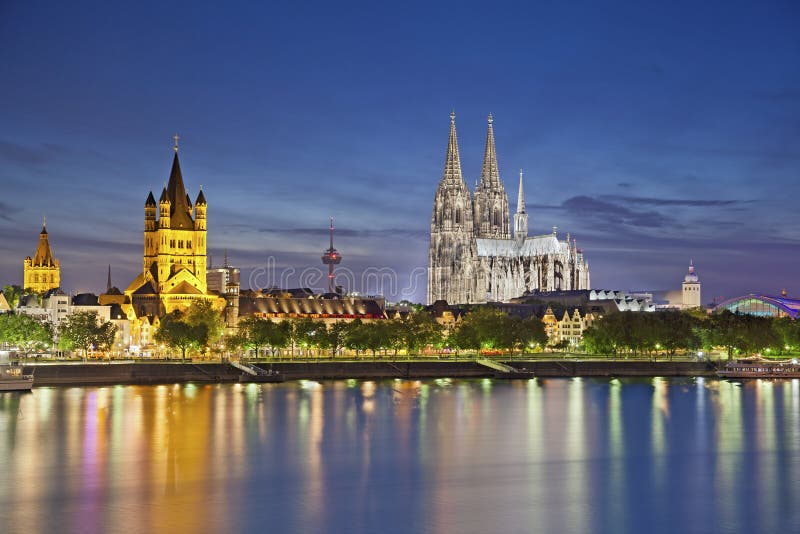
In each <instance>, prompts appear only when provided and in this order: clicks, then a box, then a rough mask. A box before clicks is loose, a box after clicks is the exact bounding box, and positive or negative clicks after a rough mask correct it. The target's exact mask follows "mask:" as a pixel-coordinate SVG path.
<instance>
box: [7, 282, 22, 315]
mask: <svg viewBox="0 0 800 534" xmlns="http://www.w3.org/2000/svg"><path fill="white" fill-rule="evenodd" d="M3 296H4V297H5V298H6V302H8V306H9V307H10V308H11V309H12V310H13V309H15V308H16V307H17V306H18V305H19V299H20V297H21V296H22V287H20V286H14V285H5V286H3Z"/></svg>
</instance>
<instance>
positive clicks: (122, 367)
mask: <svg viewBox="0 0 800 534" xmlns="http://www.w3.org/2000/svg"><path fill="white" fill-rule="evenodd" d="M508 364H509V365H511V366H513V367H515V368H516V369H518V370H520V371H527V372H532V373H533V376H537V377H573V376H584V377H626V376H642V377H647V376H665V377H666V376H715V375H714V368H713V366H710V365H708V364H705V363H693V362H630V361H622V362H614V361H555V360H553V361H520V360H515V361H513V362H508ZM260 366H261V367H262V368H271V369H272V370H274V371H277V372H279V373H281V374H282V375H283V376H284V377H285V378H286V380H302V379H306V380H330V379H343V378H357V379H385V378H406V379H425V378H503V373H499V372H496V371H494V370H492V369H489V368H487V367H484V366H482V365H479V364H478V363H476V362H471V361H463V362H446V361H442V362H437V361H413V362H388V361H375V362H319V363H310V362H308V363H305V362H297V363H288V362H283V363H275V364H272V365H267V364H261V365H260ZM25 372H26V373H31V372H33V373H34V377H35V380H34V384H35V385H36V386H57V385H92V384H95V385H100V384H104V385H110V384H169V383H175V382H205V383H217V382H238V381H239V377H240V376H241V374H242V373H241V371H239V370H238V369H235V368H234V367H233V366H231V365H228V364H219V363H202V364H192V363H121V364H103V363H91V364H46V365H36V366H26V367H25Z"/></svg>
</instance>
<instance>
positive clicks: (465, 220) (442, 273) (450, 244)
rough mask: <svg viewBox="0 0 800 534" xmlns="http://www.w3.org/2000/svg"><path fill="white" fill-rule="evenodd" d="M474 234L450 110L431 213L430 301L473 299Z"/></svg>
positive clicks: (452, 114)
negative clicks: (441, 164)
mask: <svg viewBox="0 0 800 534" xmlns="http://www.w3.org/2000/svg"><path fill="white" fill-rule="evenodd" d="M473 237H474V236H473V219H472V199H471V195H470V192H469V188H468V187H467V184H466V182H465V181H464V177H463V176H462V174H461V159H460V157H459V154H458V136H457V135H456V114H455V113H450V137H449V139H448V142H447V155H446V156H445V161H444V171H443V173H442V179H441V181H440V182H439V187H438V188H437V189H436V196H435V197H434V201H433V214H432V215H431V241H430V249H429V251H428V293H427V298H428V302H429V303H433V302H435V301H437V300H442V299H443V300H446V301H447V302H450V303H455V302H470V301H471V300H472V298H473V294H474V290H475V288H474V273H473V264H474V258H475V257H476V251H475V241H474V239H473Z"/></svg>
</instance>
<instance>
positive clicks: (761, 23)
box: [0, 1, 800, 301]
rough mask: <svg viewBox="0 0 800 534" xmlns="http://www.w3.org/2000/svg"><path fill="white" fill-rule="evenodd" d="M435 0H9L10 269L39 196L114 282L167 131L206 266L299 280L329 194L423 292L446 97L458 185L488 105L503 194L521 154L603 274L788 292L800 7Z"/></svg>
mask: <svg viewBox="0 0 800 534" xmlns="http://www.w3.org/2000/svg"><path fill="white" fill-rule="evenodd" d="M289 4H291V5H289ZM429 4H430V3H420V4H414V3H409V4H405V3H403V4H400V3H394V4H390V3H382V2H369V3H361V4H357V3H335V4H334V3H321V4H310V3H304V4H300V3H280V4H277V3H263V5H258V6H254V5H250V4H249V3H243V4H237V3H235V2H225V3H214V4H211V3H209V4H207V5H201V3H199V2H185V3H182V2H160V3H147V2H143V3H129V4H127V5H124V6H115V5H113V3H110V2H98V3H94V4H92V3H80V5H76V6H72V5H68V4H67V3H56V2H35V1H28V2H3V3H0V68H1V69H2V70H0V72H1V73H2V78H1V79H2V80H3V83H2V84H0V103H1V104H0V105H2V108H1V109H2V113H0V117H2V119H0V184H2V196H0V282H2V283H19V282H21V277H22V259H23V258H24V257H25V256H26V255H30V254H33V251H34V250H35V247H36V242H37V239H38V237H37V234H38V231H39V229H40V225H41V218H42V214H43V213H46V214H47V218H48V229H49V232H50V237H51V242H52V244H53V248H54V252H55V254H56V256H57V257H59V258H60V259H61V264H62V279H63V286H64V288H65V289H66V290H68V291H85V290H89V291H100V290H102V289H104V287H105V272H106V268H107V265H108V264H109V263H111V264H112V266H113V267H112V268H113V271H114V283H115V284H116V285H118V286H120V287H122V288H124V287H125V286H126V285H127V284H128V282H129V281H130V280H131V279H132V278H133V276H134V275H135V273H136V272H138V269H139V268H140V264H141V251H142V234H141V230H142V218H143V204H144V200H145V198H146V196H147V193H148V191H149V190H150V189H153V191H154V192H155V193H156V195H157V194H158V190H160V188H161V187H162V184H163V182H165V181H166V180H167V178H168V174H169V167H170V163H171V155H172V152H171V149H170V146H171V142H172V140H171V137H172V135H173V134H174V133H175V132H178V133H179V134H180V135H181V153H180V154H181V165H182V169H183V175H184V178H185V180H186V185H187V188H188V189H189V191H190V195H191V196H192V197H194V196H195V195H196V194H197V190H198V187H199V186H200V185H201V184H202V185H203V190H204V192H205V194H206V197H207V199H208V203H209V207H208V213H209V215H208V217H209V221H208V225H209V239H208V242H209V245H210V248H211V252H212V254H213V255H214V261H215V263H218V262H219V261H221V258H222V254H223V252H222V251H223V249H225V248H227V249H229V257H230V259H231V262H232V263H234V264H236V265H238V266H240V267H241V268H242V270H243V274H244V277H243V278H244V279H245V280H247V279H248V278H249V276H250V273H251V271H253V269H257V268H260V267H261V266H263V265H264V264H265V262H266V261H267V257H272V258H273V259H274V260H272V261H274V264H275V268H276V272H278V273H280V272H281V270H282V269H284V268H293V269H294V270H295V273H296V274H295V275H292V276H291V277H289V278H288V283H289V285H297V284H298V283H299V273H300V272H302V271H303V270H304V269H306V268H308V267H312V268H321V267H322V265H321V262H320V258H319V257H320V255H321V252H322V250H323V249H324V248H325V247H326V246H327V230H326V228H327V223H328V217H329V216H330V215H333V216H334V217H336V221H337V228H338V229H339V236H338V237H337V248H338V249H339V250H340V252H342V254H343V256H344V262H343V264H342V266H343V267H344V266H347V267H349V268H350V269H352V270H353V271H354V272H355V275H356V276H355V278H356V281H357V284H358V283H360V280H361V273H362V272H363V270H364V269H367V268H372V269H384V270H386V269H393V270H396V271H397V273H398V281H397V287H396V288H388V286H387V287H386V288H385V291H386V292H387V293H395V294H390V295H389V296H390V297H394V298H397V297H398V296H404V297H411V298H412V299H413V300H422V299H424V279H423V280H417V282H418V283H419V285H418V286H412V288H411V289H410V290H409V291H406V292H405V293H403V294H402V295H398V293H399V292H400V291H401V289H403V288H406V287H407V286H409V277H410V275H411V273H412V272H414V270H415V269H417V268H423V267H425V266H426V264H427V246H428V236H427V232H428V227H429V222H430V214H431V206H432V201H433V195H434V192H435V189H436V185H437V182H438V180H439V179H440V177H441V173H442V165H443V162H444V154H445V148H446V143H447V132H448V126H449V117H448V115H449V112H450V110H451V109H455V111H456V114H457V118H456V122H457V127H458V133H459V141H460V145H461V158H462V166H463V171H464V175H465V177H466V178H467V180H468V183H470V184H473V183H474V181H475V179H476V178H477V177H478V175H479V173H480V165H481V158H482V151H483V143H484V140H485V134H486V115H487V114H488V113H489V112H492V113H493V114H494V117H495V123H494V126H495V135H496V140H497V150H498V159H499V163H500V172H501V176H502V178H503V180H504V182H505V183H506V187H507V189H508V190H509V193H510V194H509V197H510V198H511V199H515V198H516V195H515V188H516V181H517V172H518V169H519V168H521V167H522V168H524V169H525V178H526V183H525V190H526V195H527V205H528V212H529V213H530V227H531V233H536V234H539V233H548V232H549V231H551V228H552V226H553V225H557V226H558V227H559V231H560V232H561V231H563V232H567V231H569V232H570V233H571V234H572V235H573V236H575V237H576V238H577V239H578V244H579V247H581V248H583V249H584V251H585V253H586V256H587V258H588V260H589V262H590V267H591V273H592V282H593V286H595V287H603V288H613V289H671V288H676V287H677V286H678V285H679V283H680V281H681V279H682V276H683V274H684V272H685V269H686V264H687V263H688V261H689V258H694V260H695V263H696V265H697V268H698V272H699V274H700V277H701V280H702V281H703V283H704V291H703V293H704V294H703V300H704V301H709V300H710V299H711V298H713V297H715V296H721V295H725V296H733V295H736V294H740V293H743V292H750V291H763V292H768V293H777V292H779V291H780V289H781V288H784V287H785V288H786V289H787V290H788V291H789V293H790V294H794V295H797V296H800V283H797V274H796V273H797V266H798V263H799V262H800V246H798V245H800V227H798V224H797V223H796V221H795V219H796V211H797V210H796V199H797V198H798V193H800V180H799V179H798V178H800V32H798V31H797V28H798V27H800V7H799V6H798V4H797V3H794V2H747V3H738V2H611V3H604V2H585V3H582V2H520V3H514V4H504V3H486V2H484V3H481V4H477V5H476V6H474V7H472V6H470V5H468V4H467V3H464V2H459V3H453V4H445V3H436V5H434V6H432V5H429ZM512 203H513V201H512ZM382 272H385V271H382ZM292 277H294V278H292ZM320 285H322V282H321V283H320ZM356 289H366V290H370V289H372V288H360V287H356Z"/></svg>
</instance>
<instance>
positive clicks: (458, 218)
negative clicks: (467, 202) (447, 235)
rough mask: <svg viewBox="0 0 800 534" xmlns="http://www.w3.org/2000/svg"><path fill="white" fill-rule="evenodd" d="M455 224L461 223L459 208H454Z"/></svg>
mask: <svg viewBox="0 0 800 534" xmlns="http://www.w3.org/2000/svg"><path fill="white" fill-rule="evenodd" d="M456 224H461V209H460V208H456Z"/></svg>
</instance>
